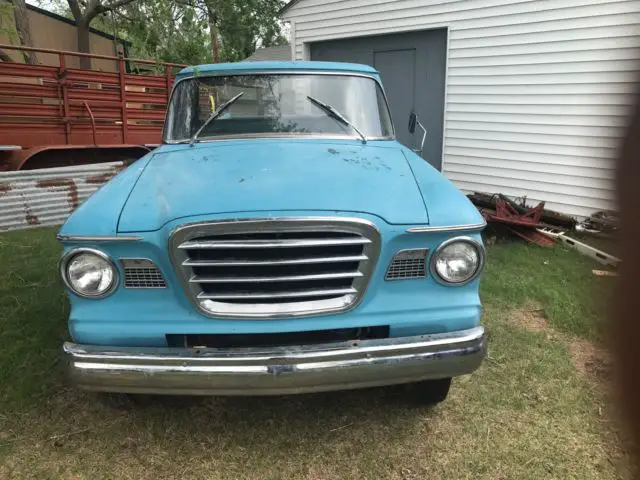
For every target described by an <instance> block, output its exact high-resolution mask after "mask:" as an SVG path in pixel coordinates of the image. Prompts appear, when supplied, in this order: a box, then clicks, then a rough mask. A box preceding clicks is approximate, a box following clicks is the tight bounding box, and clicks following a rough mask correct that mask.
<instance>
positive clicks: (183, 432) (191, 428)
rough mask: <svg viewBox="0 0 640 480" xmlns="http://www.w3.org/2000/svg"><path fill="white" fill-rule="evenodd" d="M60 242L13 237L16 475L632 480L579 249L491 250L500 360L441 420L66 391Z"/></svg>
mask: <svg viewBox="0 0 640 480" xmlns="http://www.w3.org/2000/svg"><path fill="white" fill-rule="evenodd" d="M54 234H55V231H54V230H51V229H40V230H31V231H26V232H12V233H6V234H1V235H0V266H1V267H0V340H1V344H2V348H1V349H0V478H38V479H40V478H65V479H85V478H87V479H88V478H101V479H102V478H135V479H146V478H149V479H151V478H153V479H163V478H167V479H168V478H189V479H190V478H203V479H204V478H207V479H217V478H221V479H241V478H247V479H249V478H250V479H289V478H308V479H341V478H359V479H360V478H371V479H382V478H390V479H402V480H409V479H422V478H430V479H440V478H442V479H449V478H474V479H475V478H486V479H501V478H504V479H510V478H517V479H520V478H523V479H528V478H531V479H540V478H545V479H546V478H558V479H565V478H576V479H589V478H594V479H595V478H598V479H611V478H625V477H628V476H629V472H630V465H629V461H628V459H627V457H626V455H625V453H624V450H623V448H622V446H621V440H620V438H619V437H620V435H619V433H618V428H617V424H616V422H615V421H614V420H613V419H614V418H615V415H616V414H615V407H614V405H613V403H612V396H611V395H610V394H609V393H608V389H607V380H608V374H609V372H608V367H607V364H606V363H607V362H606V355H604V354H602V353H601V348H600V347H599V346H598V342H599V341H601V340H602V338H603V332H604V329H603V322H602V320H601V319H602V318H603V311H604V310H605V304H606V302H607V301H608V292H609V291H610V289H611V285H612V280H613V279H611V278H606V277H605V278H603V277H595V276H594V275H592V274H591V269H592V268H598V266H597V264H594V263H592V262H591V261H590V260H589V259H587V258H584V257H581V256H580V255H578V254H577V253H575V252H573V251H570V250H567V249H565V248H563V247H555V248H553V249H541V248H537V247H530V246H527V245H524V244H522V243H520V242H518V243H503V244H498V245H492V246H490V247H489V248H488V254H489V261H488V265H487V271H486V274H485V276H484V279H483V283H482V295H483V300H484V303H485V307H486V312H485V323H486V325H487V327H488V331H489V335H490V340H489V341H490V351H489V356H488V358H487V360H486V362H485V363H484V365H483V366H482V368H481V369H480V370H479V371H478V372H477V373H476V374H474V375H471V376H466V377H462V378H460V379H458V380H456V381H454V385H453V387H452V391H451V394H450V397H449V399H448V400H447V401H446V402H445V403H443V404H442V405H440V406H438V407H436V408H434V409H432V410H425V409H418V408H409V407H408V406H407V405H406V404H405V403H403V401H402V396H401V395H399V394H398V391H397V390H394V389H375V390H367V391H354V392H341V393H331V394H314V395H305V396H292V397H274V398H271V397H270V398H195V399H190V398H172V397H170V398H155V399H147V401H145V402H143V403H141V404H128V403H125V402H122V403H120V404H116V403H112V404H108V403H105V402H102V401H99V397H98V396H97V395H95V394H92V393H84V392H80V391H76V390H73V389H70V388H68V387H66V386H64V384H63V379H62V374H61V372H62V366H61V365H60V362H59V348H60V344H61V342H62V341H63V340H64V339H65V336H66V325H65V317H66V312H67V306H66V301H65V298H64V295H63V293H62V289H61V286H60V282H59V281H58V278H57V274H56V264H57V257H58V253H59V247H58V245H57V244H56V242H55V238H54ZM598 352H600V353H598ZM596 353H598V354H596Z"/></svg>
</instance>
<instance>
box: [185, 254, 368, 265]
mask: <svg viewBox="0 0 640 480" xmlns="http://www.w3.org/2000/svg"><path fill="white" fill-rule="evenodd" d="M367 259H368V257H367V256H366V255H349V256H343V257H319V258H313V257H309V258H281V259H273V260H242V259H233V260H226V259H223V260H191V259H187V260H185V261H184V262H182V265H183V266H185V267H244V266H271V265H306V264H310V263H334V262H336V263H342V262H360V261H362V260H367Z"/></svg>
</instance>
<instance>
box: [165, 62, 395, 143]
mask: <svg viewBox="0 0 640 480" xmlns="http://www.w3.org/2000/svg"><path fill="white" fill-rule="evenodd" d="M247 75H339V76H342V77H364V78H370V79H371V80H373V81H374V82H376V84H377V85H378V87H380V91H381V92H382V98H384V104H385V106H386V107H387V112H389V120H390V122H391V135H388V136H384V137H365V139H366V140H367V141H370V140H371V141H374V140H395V139H396V127H395V125H394V124H393V118H391V109H390V108H389V100H388V99H387V93H386V92H385V91H384V87H383V86H382V83H381V82H380V81H379V80H378V79H377V78H376V77H374V76H373V75H372V74H367V73H361V72H342V71H340V72H338V71H330V70H309V69H306V70H243V71H239V72H235V71H234V72H233V73H229V72H207V74H206V75H189V76H185V77H183V78H180V79H178V80H176V81H175V82H174V83H173V87H172V88H171V96H170V97H169V101H168V102H167V111H166V112H165V114H164V125H163V126H162V143H163V144H164V145H179V144H181V143H186V142H188V140H189V139H188V138H187V139H183V140H167V117H168V116H169V105H171V102H172V101H173V94H174V93H175V91H176V87H177V85H178V84H179V83H180V82H184V81H185V80H192V79H194V78H207V77H242V76H247ZM223 137H224V138H222V136H221V137H216V139H220V140H232V139H234V138H276V136H275V135H274V134H265V133H250V134H237V135H224V136H223ZM278 138H325V139H326V138H340V139H342V138H353V137H350V136H348V135H345V136H341V135H335V134H322V133H310V134H308V135H305V134H302V136H300V134H291V133H285V134H284V135H282V136H278ZM216 139H213V137H201V140H202V141H204V142H215V141H216Z"/></svg>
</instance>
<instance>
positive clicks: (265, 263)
mask: <svg viewBox="0 0 640 480" xmlns="http://www.w3.org/2000/svg"><path fill="white" fill-rule="evenodd" d="M296 234H297V235H299V236H301V237H302V238H301V239H297V238H293V237H291V236H295V235H296ZM225 236H228V238H229V239H230V240H224V239H221V238H220V237H225ZM280 236H283V237H285V238H283V239H280V238H279V237H280ZM287 236H290V237H289V238H286V237H287ZM246 237H249V238H246ZM251 237H253V238H251ZM265 237H269V238H272V239H271V240H264V238H265ZM273 237H275V239H274V238H273ZM212 238H213V240H211V239H212ZM261 238H262V239H261ZM347 238H351V239H352V240H351V241H349V242H348V243H345V242H343V241H341V239H347ZM356 238H360V239H361V241H357V242H356V241H355V240H353V239H356ZM327 246H328V247H329V251H332V252H334V253H332V254H326V255H321V254H319V253H318V254H317V255H315V254H314V255H307V254H306V253H300V254H299V255H297V256H296V255H294V257H295V258H294V257H291V252H309V251H311V252H313V253H315V252H316V250H314V249H321V248H325V249H326V247H327ZM347 247H348V248H347ZM356 247H358V248H361V251H360V252H359V253H358V248H356ZM342 248H347V250H349V252H350V253H345V254H344V255H342V254H338V253H339V251H340V249H342ZM218 249H219V250H223V249H227V250H235V251H239V252H243V251H244V252H247V251H250V250H256V249H257V250H258V251H259V252H260V253H261V252H264V253H265V254H266V256H265V257H260V256H258V257H257V258H254V259H253V260H251V259H247V258H240V259H239V258H238V256H235V257H234V256H231V257H229V258H222V259H220V258H216V259H214V260H206V259H205V260H201V259H199V258H194V257H200V256H201V253H198V252H199V251H202V250H205V251H207V250H208V251H216V250H218ZM332 249H333V250H332ZM336 250H338V253H335V251H336ZM317 251H318V252H319V251H320V250H317ZM274 252H275V255H276V257H275V258H272V257H274ZM278 252H282V253H283V254H286V255H284V256H283V257H282V258H278V257H277V254H278ZM354 252H356V253H354ZM169 253H170V257H171V262H172V264H173V267H174V269H175V271H176V274H177V277H178V278H179V280H180V283H181V284H182V286H183V289H184V291H185V293H186V295H187V298H188V299H189V300H190V301H191V302H192V304H193V305H194V306H195V307H196V308H197V309H198V310H199V311H200V312H201V313H203V314H205V315H207V316H210V317H229V318H237V317H241V318H273V317H292V316H296V317H297V316H311V315H320V314H326V313H338V312H344V311H347V310H350V309H352V308H355V307H356V306H357V305H358V304H359V303H360V301H361V300H362V297H363V295H364V293H365V290H366V288H367V285H368V284H369V280H370V278H371V275H372V273H373V271H374V269H375V266H376V263H377V260H378V256H379V253H380V233H379V232H378V230H377V228H376V227H375V225H374V224H373V223H371V222H369V221H367V220H364V219H359V218H344V217H309V218H304V217H289V218H272V219H247V220H227V221H221V222H206V223H194V224H187V225H183V226H180V227H178V228H176V229H175V230H174V231H173V232H172V233H171V235H170V237H169ZM267 257H269V258H267ZM355 257H366V258H359V259H356V260H353V259H354V258H355ZM202 262H205V264H203V263H202ZM345 262H346V263H345ZM214 263H215V266H214V269H215V268H218V267H224V268H227V271H231V272H235V270H234V269H235V268H237V267H241V268H240V269H242V268H245V267H247V266H251V267H252V268H254V270H253V272H254V275H255V271H256V270H255V269H257V270H258V272H259V273H261V274H262V272H261V271H260V269H264V272H267V273H269V272H268V270H269V269H270V268H271V267H272V266H273V265H278V266H279V268H280V267H282V266H286V268H290V269H292V270H293V273H291V275H292V276H294V277H295V276H297V277H300V276H299V275H296V272H295V270H296V268H298V267H299V268H303V267H304V268H309V267H310V266H313V267H315V266H316V264H319V266H322V265H325V266H326V267H327V268H328V269H329V270H331V268H333V267H332V266H333V265H336V264H337V265H343V266H347V265H349V266H351V265H354V264H355V265H357V268H356V270H353V271H352V272H350V273H353V275H349V276H348V277H345V276H344V275H342V276H340V277H335V276H334V274H336V273H340V272H333V273H332V272H331V271H326V269H325V271H323V270H320V271H319V273H316V274H312V276H313V277H319V278H311V279H309V278H297V279H296V280H294V282H300V286H301V287H302V286H303V285H304V284H305V282H311V283H312V284H313V282H314V281H317V282H318V283H319V284H320V286H319V287H316V288H305V289H302V288H301V289H300V290H296V289H292V288H290V285H291V281H289V280H290V279H287V281H286V282H285V281H284V280H283V277H280V278H278V279H277V280H274V279H273V278H269V275H259V276H265V277H267V280H265V281H263V282H258V283H257V284H258V285H263V286H264V287H265V289H266V292H265V294H264V295H263V296H261V291H260V290H257V291H249V292H240V293H239V295H238V296H237V297H235V298H234V297H233V293H234V291H233V290H232V289H233V288H234V287H233V285H234V281H229V282H228V281H226V280H227V279H228V278H229V277H228V276H227V277H223V280H219V279H218V278H217V276H215V275H214V276H211V275H209V277H210V278H208V279H203V278H202V277H203V275H196V269H198V268H199V267H202V266H205V267H211V266H212V265H211V264H214ZM224 268H223V270H224ZM336 268H338V267H336ZM342 273H343V274H344V272H342ZM327 275H331V276H330V277H328V276H327ZM206 276H207V275H204V277H206ZM285 276H286V275H285ZM302 276H305V277H306V275H302ZM247 277H249V275H247ZM240 278H242V279H244V278H245V277H243V276H240ZM336 278H340V281H339V285H342V286H341V287H340V288H330V287H331V286H332V285H333V282H336V281H337V280H336ZM252 280H255V278H252ZM236 282H237V280H236ZM280 282H282V283H280ZM347 282H350V285H349V286H347ZM242 283H244V284H246V283H248V282H247V281H246V280H243V281H242ZM203 285H204V287H203ZM230 285H231V286H230ZM279 285H281V286H282V288H280V287H279ZM216 288H222V290H223V294H222V295H221V294H219V292H216V290H215V289H216ZM279 288H280V290H281V291H278V289H279ZM212 291H213V292H212ZM303 293H304V295H303ZM279 294H282V296H279ZM247 295H248V296H249V297H250V298H247ZM225 300H226V301H225ZM229 300H230V301H229ZM287 300H289V301H287ZM234 302H243V303H234Z"/></svg>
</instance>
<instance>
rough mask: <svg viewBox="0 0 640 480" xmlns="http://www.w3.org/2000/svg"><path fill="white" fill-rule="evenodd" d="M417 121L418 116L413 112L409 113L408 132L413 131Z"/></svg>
mask: <svg viewBox="0 0 640 480" xmlns="http://www.w3.org/2000/svg"><path fill="white" fill-rule="evenodd" d="M417 121H418V116H417V115H416V114H415V112H411V113H410V114H409V133H414V132H415V131H416V122H417Z"/></svg>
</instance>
